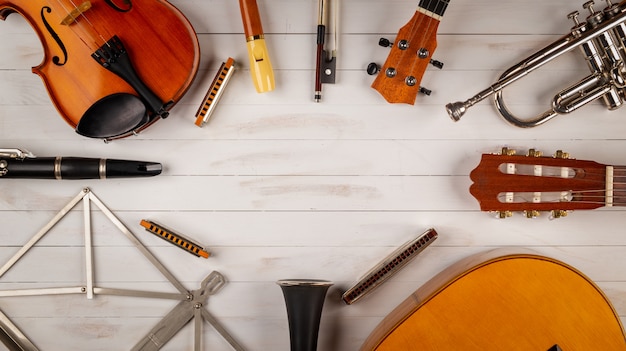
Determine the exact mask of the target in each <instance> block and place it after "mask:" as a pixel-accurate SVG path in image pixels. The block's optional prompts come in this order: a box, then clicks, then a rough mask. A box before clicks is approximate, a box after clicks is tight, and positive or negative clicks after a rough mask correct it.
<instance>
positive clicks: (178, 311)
mask: <svg viewBox="0 0 626 351" xmlns="http://www.w3.org/2000/svg"><path fill="white" fill-rule="evenodd" d="M81 200H82V201H83V211H84V235H85V271H86V276H85V280H86V285H85V286H70V287H52V288H34V289H13V290H0V297H18V296H41V295H69V294H85V295H86V296H87V298H88V299H92V298H93V297H94V295H113V296H132V297H146V298H160V299H173V300H180V301H181V302H180V303H179V304H178V305H177V306H176V307H175V308H174V309H173V310H172V311H170V313H169V314H168V315H167V316H165V317H164V318H163V320H161V322H160V323H159V324H157V325H156V326H155V327H154V328H153V329H152V331H151V332H150V333H149V334H148V335H147V336H146V337H145V338H144V339H142V340H141V341H140V342H139V343H138V344H137V345H135V347H134V348H133V350H142V351H148V350H158V349H160V348H161V347H162V346H163V345H165V343H167V342H168V341H169V340H170V339H171V338H172V337H173V336H174V335H175V334H176V333H177V332H178V331H179V330H180V329H181V328H182V327H184V326H185V324H187V323H188V322H189V321H190V320H191V319H192V318H194V317H197V319H198V320H196V322H195V326H196V331H195V333H194V338H195V340H194V345H195V350H197V351H200V348H201V345H202V342H201V340H200V339H201V336H202V328H201V325H202V323H201V322H202V320H205V321H207V322H208V323H209V324H211V325H212V326H213V327H214V328H215V329H216V330H217V332H218V333H220V335H222V337H224V339H225V340H226V341H227V342H228V343H229V344H230V345H231V346H232V347H233V349H235V350H243V348H242V347H241V346H240V345H239V344H238V343H237V342H236V341H235V340H234V338H233V337H232V336H231V335H230V334H228V332H227V331H226V329H225V328H224V327H222V326H221V325H220V324H219V323H218V322H217V320H216V319H215V318H214V317H213V316H211V315H210V314H209V312H208V311H206V309H205V308H203V307H204V306H205V305H206V300H207V299H208V297H209V296H210V295H213V294H215V293H216V292H217V291H219V290H220V289H221V288H222V287H223V286H224V284H225V283H226V279H225V278H224V276H223V275H222V274H221V273H219V272H217V271H213V272H211V273H210V274H209V275H208V276H207V277H206V278H205V279H204V280H203V281H202V283H201V286H200V289H198V290H194V291H191V292H190V291H187V289H185V287H184V286H183V285H182V284H181V283H180V282H179V281H178V280H177V279H176V278H175V277H174V275H172V274H171V273H170V272H169V271H168V270H167V269H166V268H165V266H163V265H162V264H161V263H160V262H159V261H158V260H157V259H156V257H154V256H153V255H152V254H151V253H150V252H149V251H148V249H147V248H146V247H145V246H144V245H143V244H142V243H141V242H140V241H139V240H138V239H137V237H136V236H135V235H134V234H133V233H132V232H131V231H130V230H128V228H127V227H126V226H124V224H123V223H122V222H121V221H120V220H119V219H118V218H117V217H116V216H115V215H114V214H113V213H112V212H111V211H110V210H109V209H108V208H107V207H106V206H105V205H104V204H103V203H102V202H101V201H100V200H99V199H98V198H97V197H96V196H95V195H94V194H93V193H92V192H91V190H90V189H89V188H84V189H82V190H81V192H80V193H79V194H78V195H76V197H74V198H73V199H72V200H70V202H69V203H68V204H67V205H66V206H65V207H63V209H61V211H59V213H57V214H56V215H55V216H54V218H52V220H50V222H48V223H47V224H46V225H45V226H44V227H43V228H42V229H41V230H40V231H38V232H37V233H36V234H35V236H33V237H32V238H31V239H30V240H29V241H28V242H27V243H26V244H25V245H24V246H23V247H22V248H21V249H20V250H18V252H17V253H16V254H15V255H14V256H13V257H11V258H10V259H9V261H8V262H7V263H6V264H5V265H4V266H3V267H2V268H0V276H2V275H3V274H4V273H6V272H7V271H8V270H9V269H11V267H13V265H14V264H15V263H16V262H17V261H18V260H20V259H21V258H22V257H23V256H24V255H25V254H26V252H28V250H29V249H31V248H32V247H33V246H34V245H35V244H36V243H37V242H38V241H39V240H40V239H41V238H42V237H43V236H44V235H45V234H46V233H48V232H49V231H50V229H51V228H52V227H54V226H55V225H56V223H58V222H59V221H60V220H61V219H62V218H63V217H64V216H65V215H66V214H67V213H68V212H69V211H70V210H71V209H72V208H74V207H75V206H76V205H77V204H78V202H79V201H81ZM91 202H93V203H94V204H95V205H96V206H97V207H98V208H99V209H100V210H101V211H102V212H103V213H104V215H105V216H106V217H107V218H108V219H109V220H110V221H111V222H112V223H113V224H115V226H116V227H117V228H118V229H119V230H120V231H121V232H122V233H124V234H125V235H126V237H128V239H129V240H130V241H131V242H132V243H133V244H134V245H135V246H136V247H137V249H138V250H139V251H140V252H141V253H142V254H143V255H144V256H145V257H146V258H147V259H148V260H149V261H150V262H151V263H152V264H153V265H154V266H155V267H156V268H157V269H158V270H159V271H160V272H161V273H162V274H163V275H164V276H165V277H166V278H167V279H168V280H169V281H170V283H171V284H172V285H173V286H174V287H176V288H177V289H178V291H179V293H166V292H155V291H142V290H128V289H115V288H104V287H97V286H95V285H96V283H95V278H94V270H95V267H94V261H93V246H92V231H91V206H90V204H91ZM0 342H3V343H5V344H7V345H9V346H7V347H9V349H10V350H11V351H13V350H16V351H38V349H37V348H36V347H35V346H34V345H33V344H32V343H31V342H30V341H29V340H28V338H26V336H25V335H24V334H23V333H21V331H20V330H19V329H18V328H17V327H16V326H15V325H14V324H13V323H12V322H11V321H10V319H9V318H8V317H7V316H5V315H4V314H2V312H0Z"/></svg>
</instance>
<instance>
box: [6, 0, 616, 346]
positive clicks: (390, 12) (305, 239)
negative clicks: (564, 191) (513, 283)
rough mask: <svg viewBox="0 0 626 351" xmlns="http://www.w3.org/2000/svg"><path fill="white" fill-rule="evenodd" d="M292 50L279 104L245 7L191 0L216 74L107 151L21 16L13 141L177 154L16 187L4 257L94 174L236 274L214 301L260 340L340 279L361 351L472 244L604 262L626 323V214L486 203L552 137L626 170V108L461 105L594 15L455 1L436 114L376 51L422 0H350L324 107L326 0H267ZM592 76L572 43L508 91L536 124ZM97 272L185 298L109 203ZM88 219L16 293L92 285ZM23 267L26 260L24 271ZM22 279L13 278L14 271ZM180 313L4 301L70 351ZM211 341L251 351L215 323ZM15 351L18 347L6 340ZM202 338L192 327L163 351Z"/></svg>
mask: <svg viewBox="0 0 626 351" xmlns="http://www.w3.org/2000/svg"><path fill="white" fill-rule="evenodd" d="M257 1H258V2H259V10H260V11H261V16H262V18H263V29H264V32H265V38H266V40H267V41H268V47H269V49H270V50H271V52H270V54H271V57H272V61H273V62H272V64H273V66H274V71H275V75H276V89H275V90H274V91H272V92H271V93H266V94H258V93H256V91H255V89H254V86H253V85H252V83H251V82H250V77H249V75H250V72H249V67H248V63H247V58H248V53H247V49H246V47H245V43H244V41H243V39H242V36H243V35H244V34H243V27H242V25H241V14H240V11H239V5H238V3H237V2H236V1H232V0H211V1H198V0H172V1H171V3H172V4H173V5H175V6H176V7H177V8H178V9H179V10H181V12H182V13H184V14H185V16H186V17H187V18H188V19H189V20H190V22H191V23H192V24H193V26H194V29H195V30H196V32H197V33H198V39H199V43H200V47H201V59H200V66H199V71H198V74H197V78H196V79H195V81H194V83H193V84H192V86H191V87H190V90H189V91H188V93H187V94H186V95H185V96H184V97H183V98H182V99H181V100H180V101H179V102H178V104H177V105H176V106H175V107H174V108H173V109H172V111H171V114H170V116H169V117H168V118H167V119H165V120H162V121H159V123H157V124H155V125H154V126H151V127H150V128H148V129H146V130H145V131H144V132H142V133H140V134H139V135H137V136H135V137H132V138H127V139H124V140H117V141H114V142H111V143H109V144H104V143H102V142H101V141H98V140H90V139H86V138H84V137H81V136H79V135H77V134H75V133H74V132H73V131H72V129H71V128H68V126H67V124H66V123H65V122H64V121H63V119H62V118H60V117H59V116H58V114H57V112H56V110H55V109H54V107H53V106H52V104H51V103H50V100H49V98H48V95H47V93H46V91H45V89H44V87H43V86H42V84H41V80H40V79H39V77H37V76H36V75H33V74H32V73H31V67H32V66H35V65H37V64H39V63H40V62H41V57H42V48H41V44H40V43H39V40H38V38H37V36H36V35H35V34H34V33H33V30H32V28H30V27H29V25H28V24H27V23H25V21H24V20H23V19H22V18H20V17H19V16H13V15H11V16H9V17H8V18H7V19H6V21H4V22H1V23H0V43H2V44H3V47H4V50H2V51H0V81H2V82H3V83H2V84H1V85H0V140H1V141H2V143H1V145H0V147H22V148H26V149H29V150H30V151H32V152H33V153H35V154H36V155H39V156H55V155H65V156H82V157H109V158H128V159H145V160H151V161H156V162H161V163H162V164H163V166H164V170H163V173H162V174H161V175H159V176H158V177H155V178H151V179H142V180H137V179H120V180H111V179H109V180H106V181H96V180H94V181H84V182H83V181H37V180H20V181H16V180H2V182H0V223H2V224H3V230H0V243H2V244H1V247H0V262H4V261H5V260H6V259H8V258H9V257H10V256H11V255H12V254H13V253H15V252H16V251H17V250H18V249H19V248H20V247H21V245H24V243H26V242H27V241H28V239H29V238H30V237H31V236H32V235H34V234H35V233H36V232H37V230H39V229H40V228H41V227H42V226H43V225H44V224H46V223H47V222H48V221H49V220H50V218H52V217H53V216H54V215H55V214H56V213H57V212H58V211H59V210H60V209H61V208H62V207H63V206H64V205H65V204H66V203H67V202H68V201H69V199H71V198H72V197H74V196H75V195H76V194H77V193H78V192H79V191H80V190H81V189H82V188H83V187H85V186H88V187H90V188H91V189H92V191H93V192H94V193H95V194H96V195H97V196H98V197H99V198H100V199H101V200H102V201H103V202H104V204H105V205H107V206H108V207H110V208H111V210H113V211H114V213H115V214H116V215H117V216H118V217H119V218H120V220H121V221H122V222H123V223H124V224H126V225H127V226H128V227H129V228H130V229H131V230H132V231H133V232H135V233H136V235H137V236H138V237H139V239H140V240H141V241H142V242H143V243H144V244H146V245H147V246H148V248H149V249H150V250H151V251H152V252H154V254H155V256H156V257H157V258H158V259H159V260H161V261H162V262H163V263H164V264H165V265H166V266H167V267H168V268H171V269H172V271H173V272H174V274H175V275H176V276H177V277H178V278H179V279H180V280H181V281H182V282H183V284H184V285H185V286H186V287H187V288H188V289H197V288H198V287H199V284H200V282H201V281H202V279H204V277H206V276H207V275H208V274H209V273H210V272H211V271H212V270H217V271H219V272H221V273H222V274H224V275H225V276H226V278H227V280H228V282H227V284H226V285H225V286H224V288H223V289H222V290H221V291H220V292H218V293H217V294H216V295H214V296H211V297H210V298H209V300H208V305H207V309H208V310H209V311H210V312H211V313H212V314H213V315H214V316H215V317H216V318H217V319H218V320H219V321H220V322H221V323H223V324H224V325H225V327H226V328H227V329H228V330H229V331H230V332H231V333H232V334H233V336H234V337H235V338H236V339H237V340H238V341H239V342H241V343H242V344H243V345H244V347H245V348H246V349H248V350H288V348H289V332H288V327H287V315H286V310H285V305H284V300H283V297H282V295H281V292H280V288H279V287H278V286H277V285H276V284H275V281H276V280H278V279H287V278H317V279H327V280H332V281H333V282H334V283H335V285H334V286H333V287H332V288H331V290H329V293H328V295H327V299H326V302H325V305H324V311H323V313H322V322H321V325H320V334H319V343H318V349H319V350H331V351H332V350H357V349H358V348H359V347H360V346H361V345H362V343H363V341H364V340H365V339H366V338H367V336H368V335H369V334H370V333H371V331H372V330H373V329H374V328H375V327H376V325H377V324H378V323H379V322H380V321H381V320H382V318H383V317H384V316H386V315H387V314H389V313H390V312H391V311H392V310H393V308H394V307H396V306H397V305H398V304H399V303H400V302H401V301H403V300H404V299H405V298H406V297H407V296H409V295H410V294H411V293H412V292H414V291H415V290H416V289H417V288H418V287H420V286H421V285H422V284H424V283H425V282H426V281H428V280H429V279H430V278H432V277H433V276H435V275H436V274H437V273H439V272H440V271H442V270H443V269H445V268H446V267H448V266H449V265H450V264H452V263H454V262H456V261H457V260H460V259H462V258H464V257H467V256H469V255H471V254H474V253H478V252H482V251H485V250H489V249H492V248H495V247H503V246H504V247H514V248H524V247H532V248H533V249H534V250H536V251H537V252H539V253H541V254H542V255H545V256H548V257H553V258H555V259H559V260H561V261H563V262H566V263H568V264H571V265H572V266H574V267H576V268H578V269H579V270H581V271H582V272H583V273H585V274H586V275H587V276H588V277H589V278H590V279H592V280H593V281H594V282H595V283H596V284H597V285H598V286H599V287H600V288H602V289H603V290H604V291H605V292H606V294H607V296H608V298H609V299H610V300H611V301H612V302H613V304H614V306H615V308H616V311H617V313H618V314H619V316H620V318H622V319H623V320H624V319H626V318H625V317H626V272H625V271H624V270H623V269H622V268H623V267H624V265H625V264H626V259H625V257H626V256H625V255H624V252H625V250H626V235H624V233H623V230H621V228H623V226H624V218H625V217H624V208H610V209H608V208H602V209H597V210H591V211H575V212H573V213H571V214H570V215H569V216H568V217H567V218H562V219H559V220H552V221H551V220H548V218H547V216H543V217H539V218H536V219H534V220H529V219H526V218H523V216H521V215H517V216H514V217H512V218H508V219H506V220H497V219H495V218H494V216H493V215H492V214H489V213H485V212H481V211H480V207H479V204H478V202H477V201H476V200H475V199H474V198H473V197H472V196H471V194H470V193H469V186H470V185H471V183H472V182H471V180H470V178H469V174H470V172H471V170H472V169H474V168H475V167H476V166H477V165H478V164H479V162H480V156H481V154H483V153H489V152H495V151H498V150H499V149H500V148H501V147H502V146H508V147H511V148H530V147H534V148H536V149H539V150H542V151H544V153H546V154H551V153H553V152H554V151H555V150H557V149H563V150H564V151H568V152H569V153H570V154H571V155H572V157H575V158H577V159H583V160H594V161H597V162H599V163H603V164H614V165H625V164H626V153H624V151H623V150H624V146H625V144H626V140H625V137H624V136H625V135H626V122H625V121H624V116H623V114H624V112H623V111H621V110H617V111H612V112H609V111H607V110H606V109H604V108H603V107H602V106H601V105H600V104H593V105H591V106H588V107H585V108H583V109H581V110H580V111H577V112H575V113H573V114H571V115H568V116H562V117H558V118H555V119H554V120H552V121H550V122H548V123H546V124H545V125H543V126H540V127H537V128H534V129H529V130H522V129H519V128H515V127H512V126H510V125H509V124H508V123H506V122H505V121H503V120H502V119H501V118H500V117H499V115H497V113H496V111H495V109H494V107H493V106H492V105H491V102H490V101H483V102H481V103H480V104H478V105H476V106H474V107H473V108H472V109H473V111H472V113H471V114H469V113H468V115H467V116H466V117H464V118H463V120H462V121H460V122H458V123H454V122H451V121H450V118H449V117H448V116H447V114H446V111H445V108H444V105H445V104H446V103H448V102H452V101H456V100H459V99H463V98H468V97H470V96H471V95H473V94H475V93H476V92H477V91H478V90H482V89H484V88H485V87H487V86H488V85H489V84H491V83H492V82H493V81H494V80H495V79H497V77H498V76H499V75H500V74H501V73H502V71H504V70H505V69H506V68H508V67H509V66H511V65H513V64H514V63H516V62H517V61H519V59H521V58H523V57H526V56H528V55H529V54H531V53H533V52H535V51H537V50H539V49H540V48H542V47H544V46H545V45H547V44H549V43H551V42H552V41H554V40H555V39H556V38H558V37H560V36H562V35H564V34H565V33H566V32H567V31H569V28H570V27H571V24H570V21H569V20H568V19H567V18H566V15H567V13H569V12H571V11H573V10H579V11H580V10H582V9H581V5H582V1H581V2H580V3H578V2H572V1H571V0H558V1H550V2H549V3H548V2H545V1H538V0H532V1H526V2H520V1H517V0H502V1H495V0H485V1H470V0H452V1H451V2H450V6H449V7H448V8H447V10H446V13H445V16H444V18H443V19H442V21H441V23H440V25H439V30H438V36H437V52H436V55H435V57H434V58H435V59H438V60H440V61H443V62H444V64H445V65H444V69H443V70H437V69H435V68H432V69H431V68H429V69H428V70H427V72H426V74H425V75H424V78H423V83H422V84H423V85H424V86H428V87H429V88H430V89H432V90H433V93H432V94H431V96H418V98H417V101H416V104H415V105H414V106H409V105H398V104H393V105H392V104H388V103H387V102H386V101H385V100H384V99H383V98H382V97H381V96H380V95H379V94H378V93H377V92H376V91H375V90H374V89H372V88H371V87H370V85H371V83H372V81H373V77H371V76H369V75H367V73H366V72H365V68H366V67H367V64H368V63H369V62H372V61H374V62H378V63H382V62H384V60H385V58H386V57H387V55H388V53H389V51H388V50H387V49H384V48H381V47H379V46H378V45H377V43H378V39H379V37H380V36H386V37H388V38H389V39H393V36H394V35H395V34H396V32H397V30H398V28H400V27H401V26H402V25H404V24H405V23H407V21H408V20H409V19H410V16H411V15H412V14H413V13H415V10H416V8H417V4H418V1H415V0H387V1H381V0H343V1H342V8H341V13H342V16H341V33H342V34H341V37H340V43H341V47H340V51H339V53H338V62H337V63H338V66H337V67H338V71H337V82H336V84H334V85H330V84H327V85H325V86H324V100H323V102H322V103H317V104H316V103H315V102H313V100H312V96H313V91H312V90H313V87H314V84H313V78H314V74H315V61H314V60H315V29H316V28H315V27H316V20H317V19H316V8H317V0H303V1H294V0H257ZM227 57H233V58H234V59H235V61H236V64H237V65H238V66H237V70H236V71H235V73H234V75H233V77H232V79H231V80H230V82H229V84H228V88H227V90H225V92H224V95H223V96H222V98H221V100H220V102H219V105H218V106H217V109H216V111H215V113H214V115H213V116H212V117H211V120H210V122H209V123H207V124H206V125H205V126H204V127H203V128H198V127H197V126H195V125H194V120H195V119H194V114H195V112H196V111H197V109H198V106H199V105H200V104H201V103H202V100H203V98H204V95H205V93H206V91H207V88H208V87H209V85H210V84H211V81H212V79H213V77H214V76H215V73H216V72H217V70H218V69H219V66H220V64H221V63H222V62H223V61H224V60H225V59H226V58H227ZM587 74H589V72H588V69H587V67H586V65H585V63H584V62H583V59H582V58H581V57H580V56H579V55H578V54H577V53H572V54H571V55H566V56H564V57H562V58H559V59H558V60H557V62H556V63H555V64H551V65H548V66H546V67H544V68H542V69H541V70H540V72H537V74H531V75H529V76H528V77H527V78H525V79H524V80H522V81H520V82H519V84H518V83H516V84H514V86H512V87H511V89H510V90H509V91H506V92H505V97H506V98H507V102H508V104H509V105H510V107H511V109H512V110H514V111H515V112H518V111H519V114H520V115H524V114H529V115H533V114H536V113H537V112H539V111H543V110H545V109H546V108H547V106H548V103H549V102H550V100H551V99H552V95H553V94H554V93H555V92H556V91H557V90H560V89H563V88H564V87H565V86H567V85H570V84H572V83H573V82H575V81H576V80H578V79H580V78H582V77H583V76H585V75H587ZM144 218H145V219H150V220H154V221H157V222H159V223H162V224H163V225H165V226H167V227H168V228H171V229H173V230H176V231H177V232H180V233H181V234H183V235H186V236H188V237H190V238H193V239H195V240H197V241H198V242H200V243H202V244H204V245H206V246H207V247H208V248H209V249H211V257H210V258H209V259H207V260H203V259H198V258H196V257H194V256H192V255H189V254H187V253H185V252H183V251H181V250H180V249H178V248H176V247H172V246H171V245H169V244H168V243H166V242H163V240H160V239H159V238H155V237H153V236H152V235H151V234H150V233H146V232H145V231H144V230H143V228H141V226H140V225H139V221H140V220H141V219H144ZM430 227H434V228H435V229H436V230H437V232H438V233H439V235H440V237H439V239H438V240H437V242H436V243H434V244H433V245H432V246H431V247H429V248H428V249H426V250H425V251H424V252H423V253H422V254H420V255H419V256H418V257H417V258H416V259H415V260H414V261H412V262H411V263H410V265H408V266H407V267H406V268H404V269H403V270H402V271H401V272H399V273H398V274H397V275H395V276H394V277H393V278H392V279H390V280H389V281H387V282H385V284H384V285H382V286H381V287H380V288H379V289H377V291H376V292H374V293H373V294H371V295H368V296H367V297H365V298H364V299H362V300H360V301H359V302H358V303H355V304H353V305H351V306H346V305H345V304H343V302H341V293H342V292H343V290H344V289H347V288H348V287H349V286H350V285H351V284H352V283H353V282H355V281H356V280H357V279H358V278H359V277H360V275H362V274H363V273H365V272H366V271H367V269H368V268H370V267H371V266H372V265H374V264H375V263H376V262H378V261H379V260H381V259H382V258H384V257H385V256H386V255H388V254H389V253H391V252H392V251H393V250H394V249H395V248H397V247H398V246H399V245H401V244H402V243H404V242H406V241H407V240H409V239H410V238H412V237H414V236H415V235H417V234H418V233H421V232H423V231H424V230H425V229H426V228H430ZM92 228H93V231H94V246H95V249H94V256H95V260H96V264H97V267H98V268H97V272H98V274H97V275H96V281H100V282H102V283H103V284H104V285H106V286H109V287H126V288H129V289H132V288H135V289H137V288H141V289H150V290H166V289H171V286H169V284H167V282H166V281H165V280H164V279H163V277H162V276H160V275H159V274H158V273H156V272H154V269H153V268H152V267H151V266H150V265H149V264H147V263H146V262H145V261H144V260H143V258H142V257H141V256H140V255H139V254H138V253H137V252H136V250H135V249H134V248H133V247H132V246H131V245H130V243H129V242H128V240H127V239H126V238H125V237H124V236H123V235H121V234H120V233H118V232H117V231H116V228H115V227H114V226H113V225H112V224H110V223H109V222H108V221H107V220H106V218H104V216H103V214H102V213H100V212H99V211H95V213H94V215H93V223H92ZM82 230H83V224H82V210H81V209H76V210H73V211H71V212H70V213H69V214H68V217H67V218H65V219H64V220H63V221H61V222H60V223H59V224H58V226H57V227H55V228H54V229H53V231H52V232H50V233H49V234H48V235H47V236H46V237H44V238H43V239H42V240H41V241H40V242H39V243H38V245H37V246H36V251H33V253H32V254H31V253H29V254H27V255H26V256H25V257H24V258H23V261H21V262H20V265H19V266H20V267H17V266H16V267H15V269H16V271H15V272H13V271H12V272H10V273H11V277H9V276H5V277H0V289H15V288H25V287H30V286H59V285H68V284H69V283H74V284H76V283H77V282H80V281H81V279H83V278H82V277H83V274H84V265H83V264H82V263H81V262H82V256H83V255H84V251H83V250H82V245H83V239H82V238H83V236H82ZM18 268H19V269H18ZM9 278H10V279H9ZM172 306H173V302H172V301H161V300H154V299H138V298H122V297H114V296H97V297H96V298H95V299H93V300H87V299H85V298H84V296H55V297H33V298H30V297H29V298H0V309H1V310H2V311H3V312H5V313H6V314H7V315H8V316H9V317H10V318H11V319H12V320H14V322H15V323H16V324H17V325H18V326H19V327H21V328H22V329H23V331H24V332H25V333H26V334H27V335H28V336H29V337H31V338H32V339H33V342H34V343H35V344H36V345H38V346H40V348H41V349H42V351H48V350H70V349H76V350H87V349H89V350H107V351H108V350H127V349H130V348H131V347H132V345H134V344H135V343H136V342H137V341H138V340H139V339H140V337H142V336H143V335H145V333H147V332H148V331H149V330H150V329H151V328H152V327H153V326H154V325H155V324H156V323H158V321H159V320H160V319H161V318H162V317H163V316H165V314H166V313H167V312H168V311H169V309H171V308H172ZM204 333H205V338H204V342H205V349H210V350H230V347H229V346H228V345H227V344H226V343H225V342H224V341H223V340H222V339H221V338H220V337H219V335H218V334H217V333H216V332H215V331H214V330H212V328H210V327H209V326H208V325H207V326H205V328H204ZM0 349H2V348H1V347H0ZM191 349H193V329H192V328H191V326H187V327H186V328H185V329H183V331H181V333H180V334H178V335H177V336H176V338H175V339H173V340H172V341H171V342H170V343H168V344H167V345H165V347H164V348H163V350H177V351H178V350H191Z"/></svg>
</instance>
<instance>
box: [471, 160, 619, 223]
mask: <svg viewBox="0 0 626 351" xmlns="http://www.w3.org/2000/svg"><path fill="white" fill-rule="evenodd" d="M611 169H612V168H611ZM470 179H471V180H472V181H473V182H474V183H473V184H472V185H471V186H470V193H471V194H472V195H473V196H474V197H475V198H476V199H477V200H478V202H479V203H480V209H481V210H483V211H495V212H497V213H498V217H500V218H504V217H509V216H511V214H512V212H514V211H523V212H524V213H525V214H526V216H527V217H529V218H533V217H536V216H538V215H539V213H540V212H541V211H551V213H552V217H554V218H558V217H563V216H565V215H567V211H569V210H589V209H595V208H598V207H603V206H606V205H607V202H608V201H611V200H612V198H611V199H609V197H608V195H609V188H611V187H612V184H609V186H608V187H607V184H608V183H607V166H606V165H603V164H600V163H597V162H593V161H580V160H575V159H570V158H569V155H568V154H567V153H564V152H562V151H557V153H556V154H555V155H554V156H552V157H545V156H542V154H541V152H539V151H536V150H533V149H531V150H529V152H528V154H527V155H525V156H524V155H522V156H518V155H515V152H514V150H510V149H507V148H503V149H502V152H501V153H500V154H483V155H482V158H481V161H480V164H479V165H478V166H477V167H476V168H475V169H474V170H473V171H472V172H471V173H470ZM609 179H610V178H609Z"/></svg>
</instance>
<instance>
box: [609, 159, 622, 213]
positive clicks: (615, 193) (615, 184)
mask: <svg viewBox="0 0 626 351" xmlns="http://www.w3.org/2000/svg"><path fill="white" fill-rule="evenodd" d="M605 203H606V206H626V166H607V184H606V202H605Z"/></svg>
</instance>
